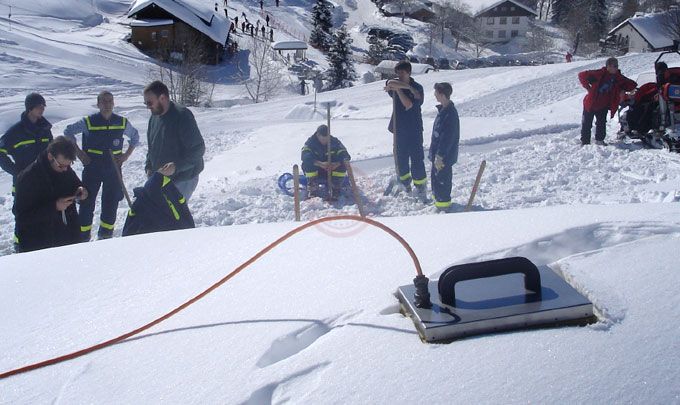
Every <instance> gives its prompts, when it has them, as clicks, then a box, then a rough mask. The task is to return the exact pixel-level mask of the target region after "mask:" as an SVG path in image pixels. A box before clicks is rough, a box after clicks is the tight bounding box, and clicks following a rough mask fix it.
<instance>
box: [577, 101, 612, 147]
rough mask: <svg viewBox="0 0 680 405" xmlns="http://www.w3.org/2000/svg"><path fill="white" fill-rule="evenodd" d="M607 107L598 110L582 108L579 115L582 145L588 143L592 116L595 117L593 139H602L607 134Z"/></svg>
mask: <svg viewBox="0 0 680 405" xmlns="http://www.w3.org/2000/svg"><path fill="white" fill-rule="evenodd" d="M608 111H609V108H606V107H605V108H604V109H603V110H599V111H586V110H583V116H582V117H581V143H582V144H583V145H586V144H589V143H590V133H591V130H592V127H593V118H595V140H596V141H604V138H605V136H607V132H606V128H605V125H606V124H607V112H608Z"/></svg>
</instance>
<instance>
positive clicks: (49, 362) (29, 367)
mask: <svg viewBox="0 0 680 405" xmlns="http://www.w3.org/2000/svg"><path fill="white" fill-rule="evenodd" d="M340 220H352V221H359V222H364V223H367V224H369V225H373V226H375V227H377V228H380V229H382V230H383V231H385V232H387V233H389V234H390V235H392V236H393V237H394V238H395V239H397V240H398V241H399V243H401V245H402V246H403V247H404V248H405V249H406V250H407V251H408V253H409V255H410V256H411V259H413V264H414V265H415V267H416V272H417V273H418V275H419V276H422V275H423V271H422V269H421V267H420V262H419V261H418V257H416V254H415V252H414V251H413V249H411V246H409V244H408V242H406V240H405V239H404V238H402V237H401V235H399V234H398V233H397V232H395V231H394V230H392V229H391V228H389V227H388V226H387V225H384V224H382V223H380V222H378V221H375V220H373V219H369V218H365V217H360V216H357V215H338V216H334V217H324V218H319V219H315V220H313V221H310V222H307V223H306V224H303V225H300V226H298V227H297V228H295V229H293V230H291V231H289V232H288V233H286V234H285V235H283V236H281V237H280V238H278V239H277V240H275V241H274V242H272V243H270V244H269V245H267V246H266V247H265V248H264V249H262V250H260V251H259V252H257V253H256V254H255V255H254V256H253V257H251V258H250V259H248V260H246V261H245V262H244V263H242V264H241V265H240V266H238V267H237V268H235V269H234V270H232V271H231V273H229V274H227V275H226V276H225V277H224V278H222V279H221V280H220V281H218V282H216V283H215V284H213V285H212V286H210V287H209V288H208V289H207V290H205V291H203V292H202V293H200V294H198V295H197V296H195V297H194V298H192V299H190V300H189V301H187V302H185V303H184V304H182V305H180V306H178V307H177V308H175V309H173V310H172V311H170V312H168V313H167V314H165V315H163V316H161V317H160V318H158V319H156V320H154V321H151V322H149V323H147V324H146V325H144V326H141V327H139V328H137V329H135V330H133V331H131V332H128V333H125V334H123V335H120V336H118V337H116V338H113V339H110V340H107V341H105V342H101V343H98V344H96V345H94V346H90V347H88V348H85V349H82V350H78V351H75V352H73V353H69V354H65V355H63V356H59V357H54V358H52V359H49V360H44V361H41V362H38V363H34V364H30V365H27V366H24V367H20V368H16V369H14V370H9V371H5V372H3V373H0V380H1V379H4V378H7V377H10V376H13V375H16V374H21V373H25V372H28V371H32V370H36V369H39V368H42V367H46V366H50V365H52V364H57V363H61V362H63V361H66V360H72V359H75V358H77V357H80V356H83V355H85V354H88V353H92V352H94V351H96V350H99V349H103V348H105V347H107V346H111V345H114V344H116V343H120V342H122V341H123V340H125V339H127V338H129V337H132V336H134V335H136V334H138V333H140V332H143V331H145V330H147V329H149V328H151V327H152V326H154V325H157V324H159V323H161V322H163V321H164V320H166V319H168V318H170V317H171V316H173V315H175V314H177V313H178V312H180V311H182V310H183V309H185V308H186V307H188V306H190V305H191V304H193V303H195V302H196V301H198V300H200V299H201V298H203V297H205V296H206V295H208V294H210V293H211V292H212V291H214V290H215V289H216V288H218V287H219V286H221V285H222V284H224V283H226V282H227V281H229V279H231V278H232V277H234V276H235V275H237V274H238V273H240V272H241V270H243V269H245V268H246V267H248V266H250V265H251V264H253V263H254V262H255V261H256V260H258V259H259V258H260V257H262V256H264V255H265V254H266V253H267V252H269V251H270V250H272V249H273V248H275V247H276V246H277V245H279V244H280V243H281V242H283V241H285V240H286V239H288V238H290V237H291V236H293V235H295V234H296V233H298V232H300V231H303V230H305V229H307V228H309V227H311V226H314V225H317V224H320V223H323V222H329V221H340Z"/></svg>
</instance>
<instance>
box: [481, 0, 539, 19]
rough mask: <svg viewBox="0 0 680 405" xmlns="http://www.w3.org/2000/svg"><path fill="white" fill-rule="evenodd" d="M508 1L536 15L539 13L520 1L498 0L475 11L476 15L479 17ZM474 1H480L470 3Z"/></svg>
mask: <svg viewBox="0 0 680 405" xmlns="http://www.w3.org/2000/svg"><path fill="white" fill-rule="evenodd" d="M506 1H509V2H510V3H512V4H514V5H516V6H517V7H520V8H523V9H524V10H526V11H528V12H530V13H532V14H534V15H538V13H536V10H534V9H533V8H531V7H529V6H525V5H524V4H522V3H520V2H518V1H515V0H499V1H496V2H495V3H491V4H489V5H488V6H486V7H484V8H482V9H481V10H479V11H478V12H477V13H475V15H474V16H475V17H477V16H478V15H480V14H482V13H484V12H486V11H489V10H491V9H492V8H494V7H496V6H498V5H500V4H503V3H505V2H506ZM472 3H475V4H478V2H475V1H472V2H469V3H468V4H472ZM487 4H488V3H487Z"/></svg>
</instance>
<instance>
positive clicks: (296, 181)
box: [293, 165, 300, 222]
mask: <svg viewBox="0 0 680 405" xmlns="http://www.w3.org/2000/svg"><path fill="white" fill-rule="evenodd" d="M293 187H294V188H293V199H294V201H295V222H300V169H299V168H298V165H293Z"/></svg>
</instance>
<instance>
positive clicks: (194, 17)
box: [127, 0, 229, 44]
mask: <svg viewBox="0 0 680 405" xmlns="http://www.w3.org/2000/svg"><path fill="white" fill-rule="evenodd" d="M152 4H155V5H156V6H158V7H160V8H162V9H163V10H165V11H167V12H168V13H170V14H172V15H173V16H175V17H177V18H178V19H180V20H182V21H183V22H185V23H187V24H189V25H190V26H192V27H193V28H195V29H196V30H198V31H200V32H202V33H203V34H205V35H206V36H208V37H209V38H210V39H212V40H213V41H215V42H217V43H219V44H224V43H226V42H227V37H228V36H229V21H227V16H226V15H225V14H224V11H223V10H222V8H221V7H218V11H215V8H214V6H215V2H213V1H205V0H204V1H200V0H135V1H134V2H133V3H132V5H131V6H130V9H129V10H128V13H127V16H128V17H132V16H133V15H135V14H136V13H138V12H140V11H142V10H143V9H145V8H147V7H150V6H151V5H152Z"/></svg>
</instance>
